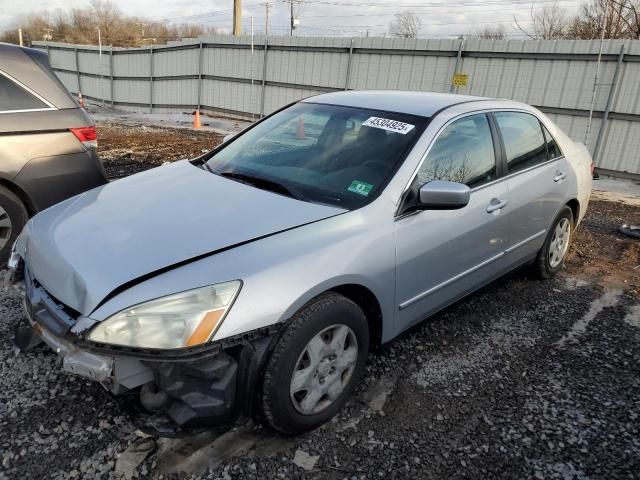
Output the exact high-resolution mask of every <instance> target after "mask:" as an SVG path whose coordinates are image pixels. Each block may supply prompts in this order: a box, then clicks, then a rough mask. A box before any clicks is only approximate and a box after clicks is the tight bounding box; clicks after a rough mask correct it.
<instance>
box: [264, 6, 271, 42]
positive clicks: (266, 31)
mask: <svg viewBox="0 0 640 480" xmlns="http://www.w3.org/2000/svg"><path fill="white" fill-rule="evenodd" d="M264 6H265V13H264V36H265V37H268V36H269V11H270V10H271V4H270V3H269V0H267V1H266V3H265V4H264Z"/></svg>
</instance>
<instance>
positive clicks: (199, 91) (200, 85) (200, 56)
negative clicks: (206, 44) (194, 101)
mask: <svg viewBox="0 0 640 480" xmlns="http://www.w3.org/2000/svg"><path fill="white" fill-rule="evenodd" d="M201 104H202V40H200V50H199V51H198V111H200V106H201Z"/></svg>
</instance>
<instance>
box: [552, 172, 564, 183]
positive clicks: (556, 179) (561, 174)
mask: <svg viewBox="0 0 640 480" xmlns="http://www.w3.org/2000/svg"><path fill="white" fill-rule="evenodd" d="M565 178H567V174H566V173H564V172H561V171H560V170H556V176H555V177H553V181H554V182H556V183H558V182H559V181H560V180H564V179H565Z"/></svg>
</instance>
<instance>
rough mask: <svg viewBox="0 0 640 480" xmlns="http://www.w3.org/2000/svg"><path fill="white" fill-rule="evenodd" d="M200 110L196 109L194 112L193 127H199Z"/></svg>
mask: <svg viewBox="0 0 640 480" xmlns="http://www.w3.org/2000/svg"><path fill="white" fill-rule="evenodd" d="M200 127H201V125H200V110H196V114H195V116H194V117H193V128H200Z"/></svg>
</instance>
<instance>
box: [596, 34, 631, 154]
mask: <svg viewBox="0 0 640 480" xmlns="http://www.w3.org/2000/svg"><path fill="white" fill-rule="evenodd" d="M623 61H624V45H622V46H621V47H620V53H619V54H618V63H617V64H616V70H615V72H614V73H613V80H612V82H611V86H610V87H609V96H608V97H607V105H606V106H605V109H604V115H602V122H600V129H599V130H598V138H597V139H596V145H595V147H594V148H593V163H594V165H597V163H596V162H597V161H598V156H599V155H600V147H601V146H602V140H603V138H604V132H605V129H606V128H607V121H608V120H609V112H610V111H611V105H612V104H613V97H614V95H615V93H616V88H617V86H618V78H619V77H620V67H621V65H622V62H623Z"/></svg>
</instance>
